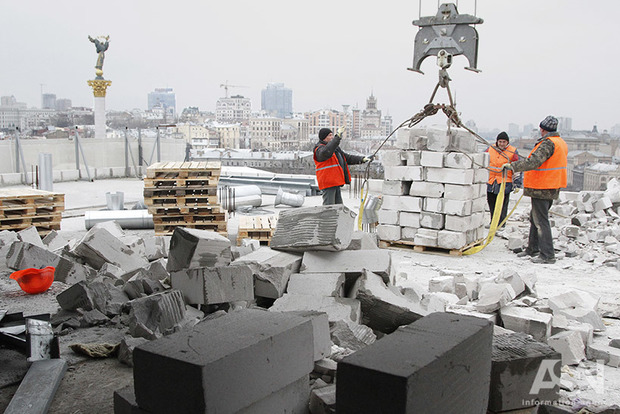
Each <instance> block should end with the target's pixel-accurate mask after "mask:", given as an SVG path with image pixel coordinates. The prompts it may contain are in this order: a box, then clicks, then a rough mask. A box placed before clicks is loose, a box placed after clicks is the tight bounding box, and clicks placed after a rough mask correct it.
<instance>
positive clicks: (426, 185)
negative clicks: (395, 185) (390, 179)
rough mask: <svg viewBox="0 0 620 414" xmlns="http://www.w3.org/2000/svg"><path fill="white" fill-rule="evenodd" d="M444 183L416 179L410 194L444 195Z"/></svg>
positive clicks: (422, 195) (421, 195) (417, 195)
mask: <svg viewBox="0 0 620 414" xmlns="http://www.w3.org/2000/svg"><path fill="white" fill-rule="evenodd" d="M444 186H445V185H444V184H442V183H430V182H428V181H414V182H413V183H412V184H411V188H410V190H409V195H411V196H416V197H435V198H439V197H443V194H444Z"/></svg>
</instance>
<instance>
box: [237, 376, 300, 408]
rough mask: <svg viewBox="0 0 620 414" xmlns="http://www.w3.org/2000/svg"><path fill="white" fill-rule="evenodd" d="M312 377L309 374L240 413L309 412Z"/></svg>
mask: <svg viewBox="0 0 620 414" xmlns="http://www.w3.org/2000/svg"><path fill="white" fill-rule="evenodd" d="M309 394H310V379H309V377H308V376H307V375H304V376H303V377H301V378H299V379H298V380H297V381H293V382H292V383H290V384H288V385H286V386H285V387H284V388H281V389H279V390H277V391H275V392H272V393H271V394H269V395H268V396H267V397H265V398H263V399H262V400H260V401H257V402H255V403H254V404H252V405H250V406H248V407H246V408H244V409H243V410H240V411H239V414H272V413H280V412H291V413H307V412H308V395H309Z"/></svg>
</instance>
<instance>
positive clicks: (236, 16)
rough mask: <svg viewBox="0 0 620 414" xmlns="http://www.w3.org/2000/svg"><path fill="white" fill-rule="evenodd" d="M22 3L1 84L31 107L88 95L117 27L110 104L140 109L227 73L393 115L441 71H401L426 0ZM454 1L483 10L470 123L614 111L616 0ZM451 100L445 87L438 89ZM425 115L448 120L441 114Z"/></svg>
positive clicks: (604, 123) (616, 120) (302, 96)
mask: <svg viewBox="0 0 620 414" xmlns="http://www.w3.org/2000/svg"><path fill="white" fill-rule="evenodd" d="M21 3H23V2H21ZM21 3H20V2H4V3H3V4H1V5H0V11H2V13H3V15H5V16H10V17H11V18H9V19H7V21H6V22H3V24H2V26H0V47H2V50H3V51H5V56H7V57H9V59H7V60H6V61H5V62H4V63H5V64H4V65H3V67H2V69H1V74H2V76H0V95H2V96H5V95H9V96H10V95H13V96H15V97H16V98H17V100H18V101H21V102H26V103H27V104H28V106H29V107H32V106H40V104H41V101H40V99H41V93H54V94H56V95H57V96H58V97H62V98H68V99H71V100H72V102H73V105H74V106H88V107H92V106H93V101H92V91H91V90H90V88H89V87H88V86H87V85H86V80H88V79H93V78H94V68H93V67H94V64H95V60H96V53H95V50H94V48H93V45H92V44H91V43H90V42H89V41H88V39H87V36H88V35H91V36H98V35H110V46H109V50H108V51H107V52H106V59H105V65H104V68H103V71H104V77H105V78H106V79H108V80H111V81H112V82H113V84H112V86H111V87H110V88H109V89H108V96H107V98H106V109H108V110H131V109H133V108H145V107H146V96H147V94H148V93H149V92H150V91H152V90H153V89H155V88H165V87H169V88H173V89H174V91H175V93H176V97H177V112H180V111H181V110H182V109H183V108H186V107H189V106H197V107H199V108H200V109H201V110H203V111H214V110H215V103H216V101H217V99H218V98H220V97H223V96H224V89H223V88H221V87H220V85H221V84H223V83H230V84H231V85H242V86H244V87H243V88H233V89H231V90H230V91H229V92H230V93H231V94H241V95H243V96H246V97H248V98H250V99H251V101H252V109H253V111H258V110H259V109H260V93H261V90H262V89H264V88H265V86H266V85H267V84H268V83H272V82H281V83H284V85H285V86H286V87H287V88H290V89H292V90H293V92H294V98H293V111H295V112H307V111H312V110H317V109H320V108H332V109H336V110H341V109H342V105H343V104H347V105H351V106H352V107H355V106H357V107H358V108H360V109H363V108H364V106H365V100H366V98H367V96H368V95H369V94H370V93H374V95H375V96H376V97H377V100H378V106H379V107H381V108H382V110H383V112H384V114H389V115H391V116H392V117H393V119H394V126H397V125H399V124H400V123H401V122H402V121H404V120H406V119H407V118H409V117H410V116H412V115H413V114H415V113H416V112H418V111H419V110H420V109H421V108H422V107H423V106H424V104H425V103H426V102H428V99H429V97H430V94H431V92H432V90H433V87H434V86H435V84H436V82H437V67H436V65H435V59H434V58H433V57H429V58H428V59H426V60H425V61H424V63H423V64H422V68H421V69H422V70H423V71H424V72H425V75H420V74H417V73H413V72H410V71H407V70H406V68H407V67H410V66H411V61H412V56H413V38H414V37H415V34H416V32H417V27H415V26H413V25H412V24H411V21H412V20H414V19H417V18H418V17H419V8H418V7H419V3H418V2H406V1H400V0H398V1H394V2H390V4H385V5H381V7H376V6H375V7H365V6H359V5H357V6H356V7H355V12H352V11H351V10H352V6H353V4H354V3H351V2H346V1H345V2H339V3H331V2H327V1H326V0H318V1H317V2H316V3H313V5H312V8H305V9H303V10H301V11H303V13H302V12H300V10H298V9H297V8H295V7H293V6H292V5H291V4H290V3H288V2H284V1H280V0H267V1H264V2H262V3H256V2H245V1H242V2H241V3H240V4H235V5H232V4H226V3H222V4H215V5H213V4H208V5H207V4H194V3H190V2H183V1H181V3H180V4H178V7H175V8H170V7H169V4H167V3H163V2H159V1H154V2H148V3H147V2H143V1H135V2H131V3H126V2H120V1H116V0H112V1H109V2H106V3H105V6H101V7H99V8H98V9H97V10H96V12H93V10H92V8H90V7H89V6H88V5H87V4H81V3H73V2H69V1H66V0H60V1H59V2H55V3H48V2H42V1H37V0H35V1H33V2H26V3H24V4H21ZM33 3H34V5H33ZM457 3H458V7H459V12H460V13H462V14H463V13H466V14H476V15H477V16H478V17H481V18H483V19H484V23H483V24H481V25H478V26H476V29H477V30H478V33H479V36H480V43H479V58H478V68H480V69H481V70H482V73H473V72H470V71H466V70H464V69H463V67H464V66H466V60H465V58H464V57H463V56H456V57H455V58H454V63H453V65H452V67H451V68H450V69H449V74H450V76H451V78H452V82H451V89H452V91H453V94H454V95H455V97H456V101H457V109H458V110H459V111H460V112H461V115H462V119H463V121H464V122H467V121H469V120H473V121H474V122H475V123H476V124H477V126H478V127H479V128H481V129H494V128H499V129H504V128H507V127H508V124H509V123H515V124H519V125H526V124H534V125H537V124H538V122H540V120H541V119H542V118H544V116H546V115H548V114H553V115H555V116H560V117H569V118H572V119H573V128H574V129H577V130H591V129H592V127H593V126H594V125H597V126H598V130H599V131H603V130H610V129H611V128H612V127H614V126H615V125H616V124H620V117H618V116H617V115H616V113H615V111H614V109H615V108H614V106H613V103H614V102H612V97H613V96H616V95H618V93H619V92H620V86H619V85H618V84H617V82H613V81H612V82H608V83H604V82H605V81H606V73H605V72H604V70H605V69H604V68H605V67H606V66H609V64H611V66H612V67H614V63H615V61H616V60H617V59H618V57H617V56H615V55H614V54H611V51H613V50H614V43H613V40H614V38H615V37H614V36H615V33H614V27H615V26H614V24H613V20H612V19H613V16H614V15H616V13H617V12H618V11H620V3H618V2H614V1H613V0H601V1H599V2H596V3H595V5H594V6H592V5H588V6H585V5H583V3H582V2H579V1H577V0H549V1H546V2H540V3H542V4H539V2H535V1H533V0H523V1H520V2H509V1H507V0H478V1H477V2H475V1H460V2H457ZM421 6H422V13H421V14H422V16H428V15H434V14H435V13H436V8H437V2H435V1H422V5H421ZM326 11H328V12H329V13H327V12H326ZM163 23H165V24H163ZM231 23H234V24H231ZM593 33H594V34H595V36H594V39H593V40H590V39H592V37H593V36H592V34H593ZM43 39H45V40H43ZM446 101H447V97H446V93H445V90H440V91H439V92H438V94H437V98H436V99H435V102H439V103H443V102H446ZM431 121H432V122H434V123H443V122H445V117H442V115H440V114H439V115H436V116H435V117H433V118H432V120H431Z"/></svg>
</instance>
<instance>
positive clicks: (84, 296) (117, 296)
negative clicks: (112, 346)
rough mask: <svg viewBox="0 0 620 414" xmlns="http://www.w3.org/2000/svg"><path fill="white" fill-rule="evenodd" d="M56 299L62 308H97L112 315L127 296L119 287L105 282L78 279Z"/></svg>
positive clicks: (118, 309)
mask: <svg viewBox="0 0 620 414" xmlns="http://www.w3.org/2000/svg"><path fill="white" fill-rule="evenodd" d="M56 300H57V301H58V304H59V305H60V307H61V308H62V309H64V310H71V311H72V310H76V309H78V308H81V309H84V310H86V311H89V310H93V309H97V310H99V311H101V312H102V313H103V314H105V315H107V316H110V317H112V316H114V315H118V314H120V313H121V308H122V306H123V305H124V304H125V303H127V302H128V301H129V297H127V295H125V294H124V293H123V291H122V290H120V289H119V288H117V287H115V286H112V285H109V284H106V283H102V282H90V283H87V282H85V281H80V282H78V283H76V284H74V285H72V286H70V287H69V288H67V289H65V290H64V291H62V292H61V293H59V294H58V295H57V296H56Z"/></svg>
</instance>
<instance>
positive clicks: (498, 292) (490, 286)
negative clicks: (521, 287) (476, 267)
mask: <svg viewBox="0 0 620 414" xmlns="http://www.w3.org/2000/svg"><path fill="white" fill-rule="evenodd" d="M515 297H516V295H515V291H514V290H513V289H512V286H510V284H508V283H484V284H483V285H482V286H481V288H480V292H479V293H478V303H477V304H476V310H477V311H478V312H482V313H492V312H495V311H496V310H498V309H500V308H502V307H504V306H506V305H507V304H508V303H509V302H510V301H511V300H513V299H514V298H515Z"/></svg>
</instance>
